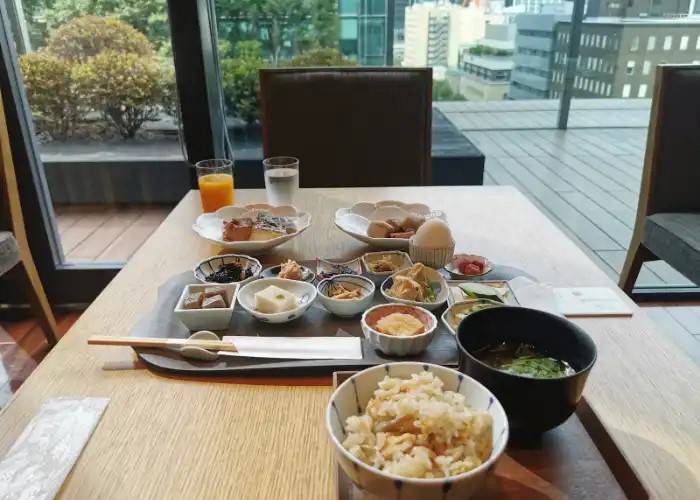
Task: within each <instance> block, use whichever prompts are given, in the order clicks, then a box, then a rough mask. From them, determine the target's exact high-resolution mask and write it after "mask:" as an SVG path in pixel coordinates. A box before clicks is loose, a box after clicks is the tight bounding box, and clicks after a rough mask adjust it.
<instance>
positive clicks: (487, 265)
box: [445, 253, 493, 279]
mask: <svg viewBox="0 0 700 500" xmlns="http://www.w3.org/2000/svg"><path fill="white" fill-rule="evenodd" d="M460 259H468V260H470V261H475V262H478V263H480V264H481V266H482V270H481V271H480V272H474V273H473V274H464V273H462V272H460V270H459V268H458V267H457V266H458V263H459V260H460ZM445 269H447V272H448V273H450V275H451V276H452V277H453V278H455V279H466V278H474V277H476V276H483V275H485V274H487V273H489V272H491V270H492V269H493V266H492V264H491V261H489V259H487V258H486V257H482V256H481V255H472V254H466V253H458V254H455V255H454V256H453V257H452V259H451V260H450V261H449V262H448V263H447V264H446V265H445ZM475 271H476V270H475Z"/></svg>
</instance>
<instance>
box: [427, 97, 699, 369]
mask: <svg viewBox="0 0 700 500" xmlns="http://www.w3.org/2000/svg"><path fill="white" fill-rule="evenodd" d="M557 106H558V103H557V102H556V101H498V102H481V103H476V102H475V103H472V102H461V103H438V107H440V109H441V110H442V111H443V112H444V113H445V115H446V116H447V117H448V118H449V119H450V120H452V122H453V123H454V124H455V126H457V127H458V128H459V129H460V130H461V131H462V133H463V134H464V135H465V137H467V138H468V139H469V140H470V141H472V142H473V143H474V144H475V145H476V146H477V147H478V148H479V149H480V150H481V151H482V152H483V153H484V155H485V156H486V166H485V176H484V183H485V184H504V185H513V186H516V187H517V188H518V189H520V190H521V191H522V192H523V193H524V194H525V195H526V196H528V198H529V199H530V200H531V201H532V202H533V203H534V204H535V205H537V206H538V207H539V208H540V209H541V210H542V211H543V212H544V213H545V214H547V215H548V216H549V217H550V219H552V221H554V222H555V223H556V224H557V225H558V226H559V228H561V230H562V231H564V232H565V233H566V234H567V235H568V236H569V237H570V238H571V239H572V240H573V241H574V242H576V243H577V244H578V245H579V246H580V247H581V248H582V249H583V250H584V251H585V252H586V253H587V254H588V255H589V256H590V257H591V258H592V259H593V260H594V261H595V262H596V263H597V264H598V265H599V266H600V267H601V268H602V269H603V270H605V272H607V273H608V274H609V275H610V277H611V278H613V279H614V280H617V277H618V276H619V273H620V271H621V269H622V265H623V263H624V260H625V256H626V254H627V248H628V246H629V242H630V239H631V237H632V230H633V228H634V220H635V215H636V211H637V203H638V197H639V187H640V183H641V175H642V165H643V161H644V152H645V147H646V134H647V125H648V122H649V106H650V101H649V100H648V99H630V100H627V99H606V100H603V99H594V100H583V99H578V100H574V101H573V102H572V112H571V115H570V120H569V126H570V128H569V129H568V130H566V131H562V130H558V129H556V128H554V124H555V123H556V115H557ZM638 285H640V286H652V287H654V286H662V287H669V286H693V284H692V283H691V282H690V281H689V280H687V279H686V278H685V277H684V276H682V275H681V274H680V273H678V272H677V271H675V270H674V269H673V268H671V267H670V266H668V265H667V264H666V263H664V262H652V263H649V264H647V265H645V266H644V268H643V270H642V272H641V274H640V277H639V280H638ZM699 305H700V304H699ZM648 311H649V312H650V314H651V315H652V316H653V317H654V319H655V320H656V321H657V322H658V323H659V324H660V326H662V328H663V329H665V330H666V331H668V332H670V334H671V335H673V336H674V337H675V338H677V339H680V340H681V341H682V342H681V343H682V344H683V346H684V348H687V350H693V351H694V352H693V355H694V356H695V358H696V359H698V360H700V356H698V352H697V346H698V342H694V341H692V339H695V340H697V341H700V307H692V306H679V307H651V308H649V309H648ZM688 340H690V341H691V342H690V343H688V342H687V341H688Z"/></svg>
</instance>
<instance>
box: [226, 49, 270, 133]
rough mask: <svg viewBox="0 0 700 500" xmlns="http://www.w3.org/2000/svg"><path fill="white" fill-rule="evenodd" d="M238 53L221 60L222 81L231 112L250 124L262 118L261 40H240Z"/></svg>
mask: <svg viewBox="0 0 700 500" xmlns="http://www.w3.org/2000/svg"><path fill="white" fill-rule="evenodd" d="M234 53H235V56H234V57H232V58H227V59H223V60H222V61H221V81H222V86H223V91H224V100H225V102H226V107H227V108H228V111H229V112H230V113H232V114H233V115H234V116H237V117H238V118H240V119H242V120H244V121H245V122H246V123H248V124H252V123H255V121H256V120H258V119H259V118H260V80H259V78H258V70H259V69H260V68H262V67H263V66H265V61H264V59H263V58H262V44H261V43H260V42H259V41H257V40H249V41H243V42H238V43H237V44H236V45H235V46H234Z"/></svg>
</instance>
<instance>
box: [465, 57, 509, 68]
mask: <svg viewBox="0 0 700 500" xmlns="http://www.w3.org/2000/svg"><path fill="white" fill-rule="evenodd" d="M462 61H463V62H465V63H469V64H473V65H475V66H480V67H482V68H485V69H490V70H493V71H501V70H511V69H513V59H512V58H511V57H498V56H472V55H465V56H464V58H463V59H462Z"/></svg>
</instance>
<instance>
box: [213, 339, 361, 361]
mask: <svg viewBox="0 0 700 500" xmlns="http://www.w3.org/2000/svg"><path fill="white" fill-rule="evenodd" d="M223 340H224V341H225V342H232V343H233V344H234V345H235V346H236V349H237V350H238V352H227V351H219V355H220V356H246V357H251V358H278V359H362V344H361V342H360V339H359V338H358V337H244V336H225V337H224V338H223Z"/></svg>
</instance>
